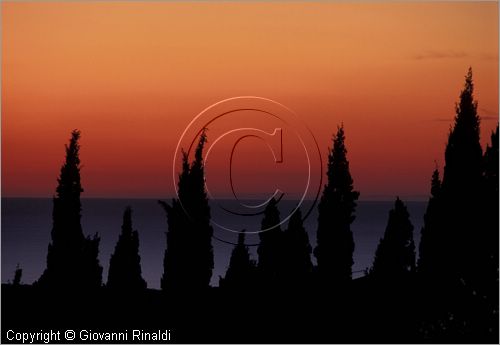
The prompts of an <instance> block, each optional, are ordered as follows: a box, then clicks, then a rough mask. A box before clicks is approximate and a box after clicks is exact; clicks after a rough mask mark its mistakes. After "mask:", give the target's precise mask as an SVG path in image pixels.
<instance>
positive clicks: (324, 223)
mask: <svg viewBox="0 0 500 345" xmlns="http://www.w3.org/2000/svg"><path fill="white" fill-rule="evenodd" d="M327 177H328V181H327V184H326V185H325V188H324V190H323V195H322V196H321V200H320V202H319V205H318V230H317V246H316V248H315V249H314V256H315V257H316V259H317V262H318V266H317V271H318V274H319V279H320V281H321V282H322V283H323V284H326V285H331V284H333V283H337V284H345V283H347V282H349V281H350V280H351V278H352V265H353V263H354V261H353V252H354V240H353V235H352V231H351V224H352V222H353V221H354V219H355V216H354V212H355V209H356V200H358V198H359V192H357V191H355V190H354V187H353V180H352V177H351V173H350V171H349V161H348V160H347V149H346V146H345V135H344V127H343V125H342V126H340V127H339V128H338V130H337V135H336V136H334V137H333V148H332V150H331V151H330V153H329V155H328V170H327Z"/></svg>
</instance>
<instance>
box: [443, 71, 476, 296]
mask: <svg viewBox="0 0 500 345" xmlns="http://www.w3.org/2000/svg"><path fill="white" fill-rule="evenodd" d="M473 92H474V83H473V80H472V69H470V68H469V71H468V73H467V75H466V77H465V85H464V88H463V90H462V91H461V93H460V101H459V103H458V104H457V105H456V107H455V110H456V116H455V123H454V126H453V128H452V129H451V130H450V134H449V136H448V143H447V146H446V151H445V167H444V175H443V183H442V197H443V211H442V214H443V217H444V219H445V223H444V224H443V231H445V238H446V243H447V246H446V247H443V248H442V250H443V257H444V258H447V259H448V260H447V265H446V266H447V269H446V272H443V274H447V275H449V278H448V280H449V281H450V282H451V283H453V284H461V285H462V284H465V285H467V286H468V288H470V289H474V286H473V285H474V281H476V280H477V279H478V276H477V275H478V274H480V273H479V272H480V271H481V269H482V267H481V261H482V259H481V257H482V254H483V253H482V252H483V251H484V242H483V241H484V231H485V230H484V229H483V228H482V227H481V226H480V225H481V221H480V219H481V207H482V202H481V199H482V196H481V184H482V175H483V171H482V170H483V169H482V166H483V154H482V148H481V144H480V141H479V135H480V133H479V126H480V119H479V116H478V114H477V102H476V101H475V100H474V96H473Z"/></svg>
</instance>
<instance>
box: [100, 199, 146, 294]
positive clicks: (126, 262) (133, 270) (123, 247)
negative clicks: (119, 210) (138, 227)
mask: <svg viewBox="0 0 500 345" xmlns="http://www.w3.org/2000/svg"><path fill="white" fill-rule="evenodd" d="M107 286H108V287H110V288H114V289H122V290H138V289H145V288H146V286H147V284H146V282H145V281H144V279H143V278H142V275H141V257H140V256H139V234H138V233H137V231H134V230H133V229H132V209H131V208H130V207H127V208H126V209H125V212H124V213H123V225H122V232H121V234H120V237H119V238H118V242H117V243H116V246H115V252H114V253H113V254H112V255H111V259H110V260H109V272H108V284H107Z"/></svg>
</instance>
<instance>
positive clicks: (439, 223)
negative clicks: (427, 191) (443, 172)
mask: <svg viewBox="0 0 500 345" xmlns="http://www.w3.org/2000/svg"><path fill="white" fill-rule="evenodd" d="M440 198H441V180H440V178H439V171H438V169H435V170H434V172H433V174H432V180H431V197H430V198H429V202H428V204H427V210H426V212H425V215H424V226H423V227H422V231H421V238H420V245H419V258H418V272H419V273H420V274H421V276H422V277H424V278H425V279H426V280H436V279H439V278H440V277H442V276H443V274H442V273H443V272H444V271H445V270H446V262H444V260H443V257H442V256H443V248H445V247H446V237H445V236H444V233H443V229H442V227H443V219H442V214H441V210H442V205H441V199H440Z"/></svg>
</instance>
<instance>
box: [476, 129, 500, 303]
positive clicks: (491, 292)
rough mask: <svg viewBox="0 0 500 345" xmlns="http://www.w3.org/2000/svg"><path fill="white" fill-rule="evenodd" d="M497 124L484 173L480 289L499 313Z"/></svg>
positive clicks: (486, 154) (486, 153) (485, 158)
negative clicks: (482, 246) (483, 232)
mask: <svg viewBox="0 0 500 345" xmlns="http://www.w3.org/2000/svg"><path fill="white" fill-rule="evenodd" d="M498 141H499V140H498V125H497V128H496V130H495V131H494V132H493V133H492V134H491V143H490V144H489V145H488V146H487V147H486V150H485V153H484V174H483V188H482V192H483V205H484V206H483V216H482V217H481V219H482V221H483V225H482V226H483V228H484V231H485V234H484V248H483V257H482V259H483V264H482V265H483V269H482V270H481V272H482V275H480V277H481V278H482V281H481V282H479V285H480V286H479V289H480V293H481V294H482V295H485V296H487V298H488V300H489V301H488V302H489V303H490V305H492V306H493V307H494V308H495V310H496V311H498V259H499V258H498V241H499V237H498V232H499V197H498V196H499V186H498V179H499V176H498V165H499V149H498Z"/></svg>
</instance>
